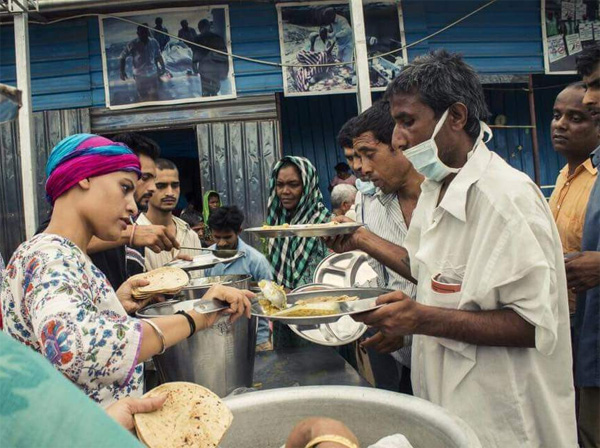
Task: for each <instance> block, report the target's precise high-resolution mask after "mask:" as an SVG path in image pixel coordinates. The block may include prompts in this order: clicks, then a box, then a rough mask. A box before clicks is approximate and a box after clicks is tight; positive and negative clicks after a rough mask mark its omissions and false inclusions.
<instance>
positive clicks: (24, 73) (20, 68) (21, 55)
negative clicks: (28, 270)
mask: <svg viewBox="0 0 600 448" xmlns="http://www.w3.org/2000/svg"><path fill="white" fill-rule="evenodd" d="M13 17H14V24H15V62H16V68H17V88H18V89H19V90H21V92H22V103H23V104H22V106H21V108H20V109H19V152H20V154H21V178H22V186H23V210H24V214H25V235H26V237H27V238H31V237H32V236H33V235H34V234H35V230H36V228H37V208H38V207H37V194H36V187H35V171H36V167H35V157H34V155H33V132H32V130H33V113H32V107H31V75H30V64H29V18H28V16H27V12H23V13H18V14H15V15H14V16H13Z"/></svg>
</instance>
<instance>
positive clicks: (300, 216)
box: [267, 156, 331, 348]
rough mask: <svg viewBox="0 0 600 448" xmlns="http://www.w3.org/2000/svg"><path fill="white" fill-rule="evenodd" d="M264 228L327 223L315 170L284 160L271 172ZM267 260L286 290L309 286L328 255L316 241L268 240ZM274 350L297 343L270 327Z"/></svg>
mask: <svg viewBox="0 0 600 448" xmlns="http://www.w3.org/2000/svg"><path fill="white" fill-rule="evenodd" d="M269 188H270V196H269V203H268V210H267V211H268V215H267V224H268V225H270V226H278V225H282V224H286V223H287V224H322V223H326V222H329V221H331V213H330V212H329V210H327V207H325V205H324V204H323V195H322V194H321V190H319V177H318V175H317V172H316V170H315V167H314V165H313V164H312V163H310V161H309V160H308V159H306V158H304V157H296V156H286V157H284V158H283V159H281V160H280V161H279V162H278V163H277V164H276V165H275V168H273V172H272V173H271V180H270V182H269ZM268 248H269V253H268V256H267V258H268V259H269V261H270V263H271V265H272V266H273V269H274V272H275V281H276V282H277V283H278V284H280V285H283V286H285V287H286V288H288V289H295V288H297V287H299V286H302V285H305V284H307V283H312V281H313V275H314V273H315V270H316V269H317V266H318V265H319V263H320V262H321V260H323V258H325V257H326V256H327V254H328V249H327V247H326V246H325V244H324V243H323V241H322V240H321V239H320V238H297V237H294V238H275V239H271V240H269V246H268ZM274 324H275V325H274V331H273V343H274V346H275V348H282V347H285V346H288V347H290V346H298V345H304V344H300V341H302V342H304V343H306V341H304V340H303V339H300V338H298V337H297V336H296V335H295V334H293V333H292V332H291V330H290V329H289V328H288V327H287V326H286V325H283V326H279V325H277V323H276V322H275V323H274Z"/></svg>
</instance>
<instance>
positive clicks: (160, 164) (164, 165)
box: [156, 159, 179, 171]
mask: <svg viewBox="0 0 600 448" xmlns="http://www.w3.org/2000/svg"><path fill="white" fill-rule="evenodd" d="M156 168H157V169H159V170H161V171H162V170H175V171H179V170H178V169H177V165H175V164H174V163H173V162H171V161H170V160H168V159H156Z"/></svg>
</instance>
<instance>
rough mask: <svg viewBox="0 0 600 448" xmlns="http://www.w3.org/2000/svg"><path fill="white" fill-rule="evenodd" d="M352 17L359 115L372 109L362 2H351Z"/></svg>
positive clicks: (352, 0) (354, 0)
mask: <svg viewBox="0 0 600 448" xmlns="http://www.w3.org/2000/svg"><path fill="white" fill-rule="evenodd" d="M350 15H351V17H352V31H353V34H354V59H355V64H354V71H355V74H356V89H357V90H356V100H357V102H358V113H361V112H364V111H365V110H367V109H368V108H369V107H371V103H372V102H371V81H370V80H369V60H368V56H367V38H366V34H365V17H364V14H363V2H362V0H350Z"/></svg>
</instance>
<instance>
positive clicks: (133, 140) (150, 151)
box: [111, 132, 160, 160]
mask: <svg viewBox="0 0 600 448" xmlns="http://www.w3.org/2000/svg"><path fill="white" fill-rule="evenodd" d="M111 140H112V141H113V142H119V143H124V144H125V145H127V146H128V147H129V149H131V150H132V151H133V152H134V153H135V155H137V156H138V157H139V156H140V155H144V156H147V157H150V158H151V159H152V160H156V159H158V157H159V156H160V148H159V146H158V145H157V144H156V142H155V141H154V140H152V139H150V138H148V137H146V136H145V135H142V134H138V133H136V132H123V133H121V134H117V135H115V136H114V137H111Z"/></svg>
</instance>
